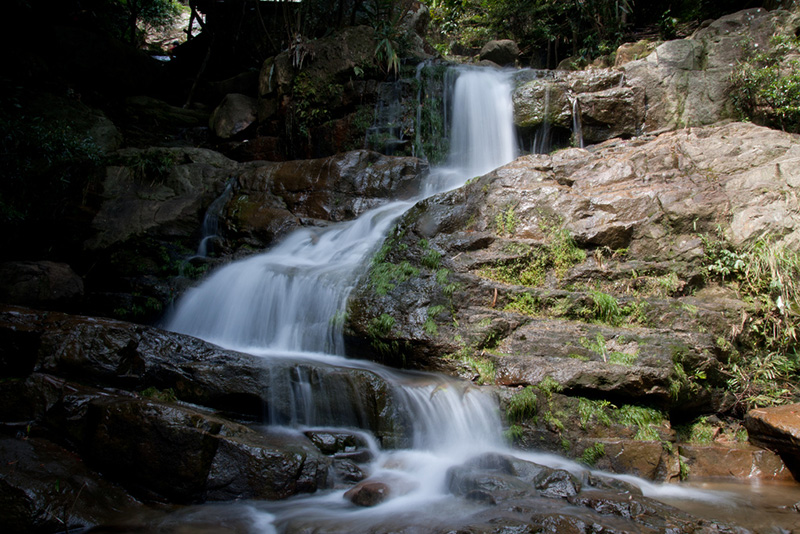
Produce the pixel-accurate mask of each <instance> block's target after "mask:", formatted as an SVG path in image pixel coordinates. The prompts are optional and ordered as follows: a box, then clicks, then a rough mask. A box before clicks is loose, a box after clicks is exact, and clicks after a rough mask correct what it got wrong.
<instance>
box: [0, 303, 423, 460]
mask: <svg viewBox="0 0 800 534" xmlns="http://www.w3.org/2000/svg"><path fill="white" fill-rule="evenodd" d="M2 338H5V339H6V340H7V341H8V342H9V345H7V346H8V347H9V348H14V347H16V348H17V349H20V350H22V351H24V352H19V353H18V352H16V351H14V352H13V353H9V354H7V355H6V356H5V358H6V359H7V360H8V363H7V364H6V365H8V366H9V367H10V368H11V369H18V372H19V373H22V372H23V371H24V370H33V368H36V369H38V370H39V371H41V372H44V373H48V374H52V375H57V376H60V377H64V378H68V379H69V378H73V379H75V380H76V381H82V382H84V383H87V382H88V383H93V384H95V385H102V386H113V387H118V388H123V389H130V390H134V391H142V390H145V389H147V388H149V387H154V388H157V389H159V390H166V389H172V390H173V391H174V392H175V395H176V396H177V398H179V399H181V400H184V401H187V402H192V403H195V404H199V405H202V406H208V407H212V408H216V409H219V410H223V411H228V412H231V413H235V414H238V415H246V416H249V417H255V418H261V417H262V416H263V414H264V413H267V414H270V421H269V422H271V423H275V424H288V423H291V422H292V421H293V417H295V415H294V414H295V413H296V411H295V409H294V404H293V403H295V402H297V399H296V395H295V392H294V390H293V389H292V383H293V382H294V381H296V380H297V377H298V376H300V377H306V379H308V380H310V381H314V382H315V383H317V384H319V387H320V390H321V391H329V392H332V396H326V395H315V396H313V398H306V399H304V401H303V402H310V403H311V404H312V405H313V413H316V414H317V417H318V418H319V421H320V422H324V423H325V424H330V425H339V426H345V427H355V428H365V429H370V430H371V431H373V433H374V434H376V436H378V438H379V439H381V440H383V442H384V445H385V446H390V445H392V444H394V445H401V444H402V443H404V440H405V439H406V438H407V435H408V434H407V428H408V421H407V419H406V417H405V416H404V415H403V414H400V413H399V412H398V411H397V410H396V407H395V405H394V398H393V396H392V395H393V393H392V391H391V389H390V388H389V386H388V385H387V383H386V382H385V381H384V380H383V379H381V378H380V377H378V376H377V375H375V374H374V373H371V372H369V371H365V370H358V369H353V370H341V369H331V368H328V367H326V366H314V365H311V364H307V363H299V364H298V363H296V362H293V361H291V360H289V359H281V360H279V361H277V362H274V363H272V364H268V363H266V362H265V360H264V359H262V358H258V357H256V356H252V355H248V354H243V353H237V352H233V351H226V350H222V349H219V348H217V347H215V346H214V345H211V344H208V343H205V342H203V341H200V340H198V339H195V338H192V337H190V336H184V335H180V334H174V333H169V332H165V331H163V330H159V329H156V328H149V327H144V326H139V325H133V324H130V323H124V322H121V321H114V320H108V319H95V318H86V317H77V316H70V315H65V314H59V313H44V312H35V311H33V310H28V309H24V308H9V307H7V308H3V309H2V311H0V339H2ZM0 354H2V353H1V352H0ZM34 362H35V363H34ZM265 385H266V386H265Z"/></svg>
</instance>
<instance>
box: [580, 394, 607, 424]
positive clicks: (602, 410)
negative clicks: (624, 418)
mask: <svg viewBox="0 0 800 534" xmlns="http://www.w3.org/2000/svg"><path fill="white" fill-rule="evenodd" d="M613 408H614V405H613V404H611V403H610V402H609V401H607V400H590V399H586V398H584V397H578V416H579V417H580V419H581V428H583V429H586V426H587V425H588V424H589V422H590V421H591V420H592V419H595V420H596V421H597V422H598V423H600V424H602V425H604V426H611V417H610V416H609V415H608V412H607V410H609V409H613Z"/></svg>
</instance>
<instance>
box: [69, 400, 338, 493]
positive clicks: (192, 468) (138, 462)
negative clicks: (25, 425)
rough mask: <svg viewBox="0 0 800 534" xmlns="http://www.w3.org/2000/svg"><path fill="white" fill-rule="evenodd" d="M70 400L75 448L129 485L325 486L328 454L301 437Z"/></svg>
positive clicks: (144, 403)
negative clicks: (322, 452) (72, 410)
mask: <svg viewBox="0 0 800 534" xmlns="http://www.w3.org/2000/svg"><path fill="white" fill-rule="evenodd" d="M74 407H75V408H77V409H78V411H77V412H72V413H70V411H69V410H67V411H66V412H65V413H64V416H65V417H66V418H67V419H68V420H69V421H70V424H72V425H76V426H78V427H82V432H81V433H80V434H77V435H76V438H79V439H81V441H80V442H79V444H78V446H79V450H80V451H81V453H82V454H83V455H84V456H85V457H86V458H87V459H88V461H89V462H90V463H91V465H92V466H93V467H94V468H95V469H97V470H99V471H101V472H102V473H104V474H105V475H106V476H108V477H109V478H112V479H113V480H116V481H118V482H119V483H121V484H122V485H124V486H126V487H128V488H130V489H131V491H134V492H140V493H141V492H142V491H143V490H145V489H146V493H144V495H149V492H154V493H155V494H157V495H161V496H163V497H166V498H168V499H169V500H170V501H172V502H180V503H189V502H197V501H204V500H231V499H240V498H245V499H247V498H266V499H281V498H285V497H288V496H290V495H294V494H296V493H301V492H313V491H316V490H317V489H319V488H323V487H325V486H326V485H327V473H328V468H329V467H330V460H328V459H327V458H325V457H323V456H322V455H320V454H319V453H318V452H317V451H316V449H315V448H314V447H313V446H312V445H311V444H310V443H309V442H308V441H307V440H305V439H298V438H290V437H289V436H288V435H286V434H282V435H277V434H276V435H272V436H270V435H264V434H261V433H258V432H256V431H254V430H251V429H249V428H247V427H245V426H243V425H239V424H236V423H233V422H230V421H226V420H224V419H222V418H220V417H217V416H214V415H211V414H208V413H204V412H202V411H200V410H198V409H194V408H188V407H185V406H180V405H177V404H172V403H164V402H158V401H152V400H146V399H135V398H123V397H117V398H114V397H108V396H105V398H103V397H94V398H91V399H89V400H88V402H85V403H80V402H79V403H76V404H74ZM130 436H136V439H131V438H130Z"/></svg>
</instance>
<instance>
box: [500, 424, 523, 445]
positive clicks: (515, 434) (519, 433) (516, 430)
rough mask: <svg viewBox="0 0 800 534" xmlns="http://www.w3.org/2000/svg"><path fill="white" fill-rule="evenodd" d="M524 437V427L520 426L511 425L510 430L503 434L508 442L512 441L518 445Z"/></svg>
mask: <svg viewBox="0 0 800 534" xmlns="http://www.w3.org/2000/svg"><path fill="white" fill-rule="evenodd" d="M523 435H524V434H523V430H522V427H521V426H519V425H511V426H510V427H508V430H506V431H504V432H503V437H504V438H505V439H506V441H510V442H511V443H516V442H517V441H519V440H521V439H522V437H523Z"/></svg>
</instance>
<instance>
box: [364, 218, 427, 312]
mask: <svg viewBox="0 0 800 534" xmlns="http://www.w3.org/2000/svg"><path fill="white" fill-rule="evenodd" d="M402 237H403V232H401V231H398V230H397V229H395V231H394V233H393V234H392V235H391V236H390V237H388V238H387V239H386V241H385V242H384V244H383V246H382V247H381V248H380V250H378V252H377V253H376V254H375V256H373V258H372V262H371V264H370V270H369V282H370V286H371V287H372V289H373V291H375V293H376V294H378V295H381V296H385V295H386V294H387V293H389V291H391V290H392V289H394V288H395V287H396V286H397V284H402V283H403V282H406V281H408V280H409V279H411V278H413V277H415V276H418V275H419V269H417V268H416V267H413V266H412V265H411V264H410V263H409V262H408V261H405V260H404V261H402V262H400V263H399V264H396V263H392V262H391V261H389V260H388V259H387V258H388V255H389V253H390V252H391V251H392V250H393V249H394V248H395V247H398V248H399V247H400V246H401V243H400V240H401V239H402Z"/></svg>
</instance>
